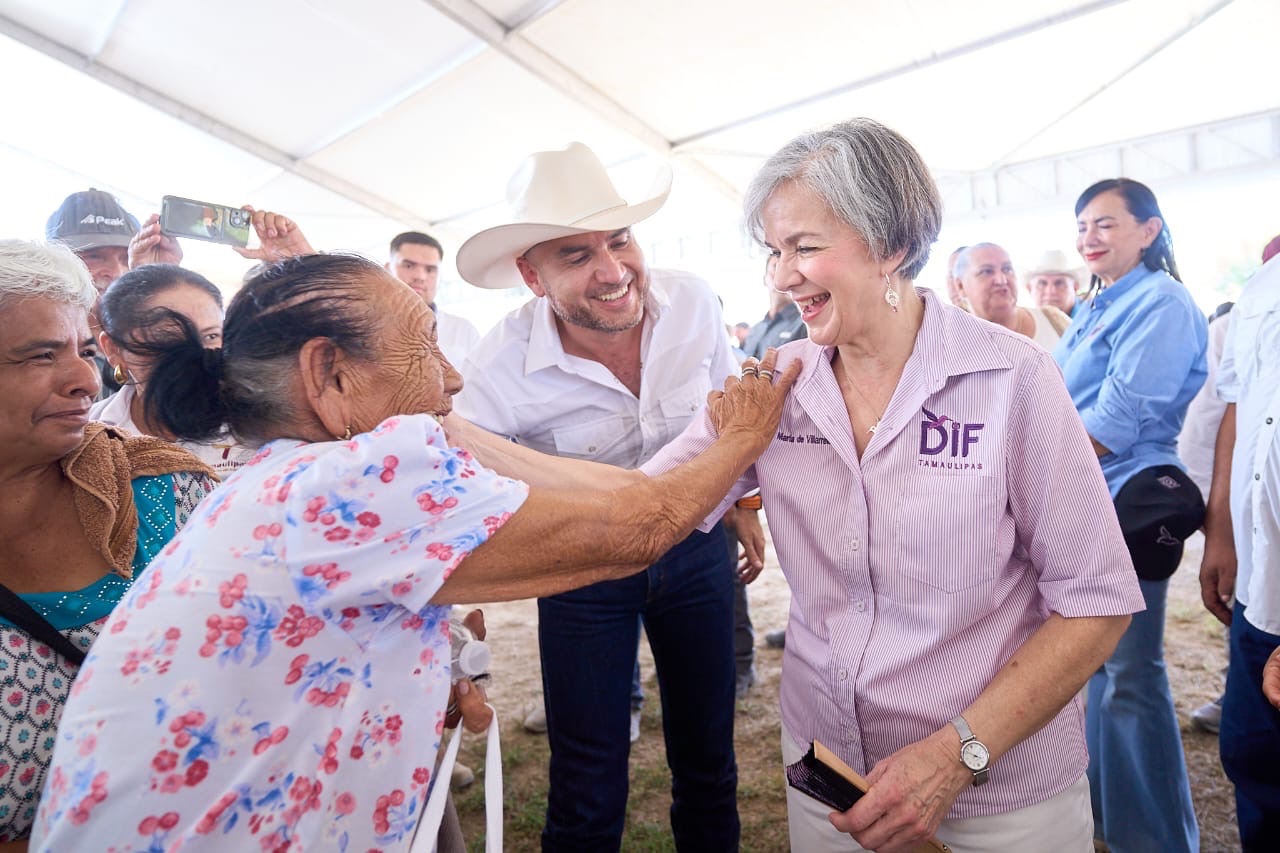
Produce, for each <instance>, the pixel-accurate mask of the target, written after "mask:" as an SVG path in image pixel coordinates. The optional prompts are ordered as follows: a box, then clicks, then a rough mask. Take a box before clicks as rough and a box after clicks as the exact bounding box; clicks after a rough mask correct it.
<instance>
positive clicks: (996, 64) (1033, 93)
mask: <svg viewBox="0 0 1280 853" xmlns="http://www.w3.org/2000/svg"><path fill="white" fill-rule="evenodd" d="M1266 4H1267V0H1237V3H1236V4H1235V5H1239V6H1242V7H1243V6H1262V5H1266ZM1167 5H1168V4H1165V3H1162V2H1161V0H1137V2H1130V3H1125V4H1121V5H1117V6H1112V7H1109V8H1107V9H1104V10H1101V11H1099V12H1096V13H1094V14H1092V15H1089V16H1085V17H1080V18H1076V19H1073V20H1070V21H1066V22H1064V23H1062V24H1059V25H1057V26H1055V27H1054V28H1052V29H1051V30H1049V29H1046V30H1041V31H1039V32H1036V33H1032V34H1029V35H1027V36H1024V37H1021V38H1018V39H1014V40H1010V41H1007V42H1004V43H1001V44H998V45H993V46H992V47H990V48H987V49H985V50H982V51H979V52H975V53H971V54H968V55H966V56H961V57H957V58H955V59H950V60H948V61H946V62H944V63H940V64H937V65H933V66H930V67H926V68H923V69H921V70H918V71H913V72H911V73H908V74H904V75H902V76H900V77H895V78H894V79H891V80H886V81H884V82H882V83H879V84H877V85H875V86H872V87H868V88H865V89H859V90H856V91H852V92H849V93H847V94H843V95H839V96H836V97H832V98H829V99H827V100H824V101H820V102H816V103H812V104H807V105H804V106H801V107H798V108H796V109H794V110H788V111H785V112H782V113H778V114H776V115H770V116H767V117H765V118H763V119H761V120H759V121H755V122H751V123H748V124H744V125H741V126H739V127H735V128H732V129H729V130H726V131H724V132H722V133H717V134H714V135H712V136H710V137H707V138H706V139H702V140H699V141H698V142H697V143H695V144H693V145H691V146H689V148H690V149H692V150H693V151H694V152H695V153H696V152H699V151H704V150H708V149H711V150H722V151H724V150H727V151H735V152H742V153H750V152H755V153H757V154H760V155H764V154H767V153H768V152H770V151H773V150H774V149H776V148H777V147H778V146H780V145H781V144H783V143H784V142H785V141H786V140H787V139H788V138H790V137H791V136H793V135H794V134H795V133H797V132H798V131H799V130H801V129H803V128H806V127H817V126H822V125H825V124H828V123H830V122H831V121H833V120H837V119H838V118H841V117H845V116H853V115H867V116H873V117H875V118H877V119H878V120H880V121H883V122H885V123H886V124H889V125H890V126H892V127H895V128H896V129H898V130H899V131H901V132H902V133H903V134H904V135H906V136H907V137H908V138H909V139H911V141H912V142H913V143H914V144H915V145H916V146H917V147H918V148H919V149H920V151H921V153H922V154H923V155H924V157H925V159H926V161H927V162H929V164H930V166H931V167H932V168H933V169H935V170H936V171H939V172H952V171H960V172H968V171H974V170H979V169H985V168H988V167H990V166H992V165H994V164H996V163H998V162H1000V161H1001V160H1002V158H1004V157H1005V155H1006V154H1010V153H1011V152H1015V151H1016V154H1015V155H1014V156H1012V157H1010V158H1009V159H1011V160H1015V161H1016V160H1021V159H1028V158H1029V157H1031V156H1044V155H1046V154H1049V153H1056V152H1062V151H1069V150H1076V149H1079V148H1083V147H1088V146H1091V145H1097V144H1099V142H1100V141H1101V140H1108V141H1109V140H1114V139H1124V138H1130V137H1135V136H1146V135H1151V134H1155V133H1160V132H1163V131H1166V130H1170V129H1174V128H1178V127H1183V126H1186V125H1187V124H1189V123H1192V121H1198V120H1201V119H1199V118H1197V119H1193V120H1190V121H1189V120H1188V118H1187V116H1188V115H1189V114H1191V112H1193V111H1189V110H1188V109H1185V108H1181V107H1179V106H1178V105H1177V103H1176V101H1178V100H1179V99H1182V100H1188V99H1189V93H1190V92H1191V91H1196V90H1197V89H1196V85H1195V81H1194V80H1193V79H1187V80H1185V81H1183V82H1180V84H1179V85H1178V86H1176V87H1175V86H1168V85H1165V84H1164V83H1162V82H1161V78H1162V77H1167V76H1169V75H1170V74H1172V73H1173V72H1174V71H1175V70H1177V74H1178V75H1179V79H1181V78H1182V77H1183V76H1186V75H1191V74H1193V73H1194V72H1193V71H1192V70H1190V69H1194V68H1195V67H1197V66H1200V65H1202V64H1203V63H1202V61H1201V60H1200V59H1198V58H1197V57H1199V56H1202V55H1222V54H1221V51H1223V50H1226V49H1227V48H1226V47H1225V46H1212V45H1211V42H1212V39H1211V38H1210V37H1209V35H1208V34H1207V32H1206V33H1205V34H1203V35H1202V30H1206V28H1210V27H1213V26H1214V25H1215V24H1216V23H1217V22H1218V19H1219V18H1220V17H1221V16H1223V15H1226V14H1227V12H1228V11H1231V9H1232V7H1228V10H1227V11H1224V12H1221V13H1219V14H1218V15H1217V16H1214V17H1211V18H1210V19H1209V20H1208V21H1207V22H1206V23H1204V24H1202V25H1200V26H1199V27H1197V28H1195V29H1193V30H1191V32H1190V33H1189V34H1188V35H1186V36H1185V37H1184V38H1182V39H1180V40H1178V41H1177V42H1175V43H1174V44H1173V45H1172V46H1170V47H1169V48H1167V49H1166V50H1164V51H1162V52H1160V53H1158V54H1157V55H1156V57H1155V58H1154V59H1152V60H1151V62H1150V63H1147V64H1141V65H1139V66H1138V68H1137V69H1136V70H1134V71H1132V72H1131V73H1129V74H1124V72H1125V71H1126V70H1128V69H1129V68H1131V67H1132V66H1133V65H1134V63H1135V62H1136V60H1137V58H1138V57H1139V56H1141V55H1142V53H1143V52H1146V51H1149V50H1151V49H1154V48H1155V47H1157V46H1158V45H1160V44H1161V43H1162V42H1164V41H1166V40H1167V39H1168V38H1169V37H1170V36H1171V35H1173V34H1175V33H1177V32H1179V31H1181V30H1183V29H1185V28H1186V27H1187V26H1188V25H1189V22H1191V21H1192V20H1194V18H1195V17H1196V16H1197V15H1199V14H1200V13H1201V12H1203V10H1205V9H1206V8H1210V7H1212V5H1213V3H1212V2H1211V0H1198V2H1195V3H1178V4H1174V5H1175V6H1176V7H1178V9H1180V12H1179V13H1178V14H1176V15H1168V16H1159V15H1156V13H1157V12H1159V11H1160V10H1161V9H1164V8H1165V7H1166V6H1167ZM1259 14H1263V16H1264V17H1269V16H1271V15H1273V14H1275V13H1272V12H1267V13H1259ZM1135 33H1141V34H1142V35H1141V37H1139V36H1137V35H1135ZM1265 33H1266V30H1262V31H1261V32H1260V33H1259V35H1258V36H1257V38H1259V39H1261V38H1265ZM1201 39H1206V40H1208V41H1209V42H1210V44H1206V45H1204V46H1200V45H1201V44H1202V42H1201ZM1062 44H1088V45H1090V48H1089V51H1090V53H1089V57H1090V58H1089V60H1088V61H1084V62H1077V63H1076V64H1075V65H1074V66H1073V67H1072V68H1071V69H1070V73H1069V74H1064V73H1062V64H1061V63H1055V62H1048V61H1046V59H1045V57H1056V56H1061V55H1062V47H1061V46H1062ZM1205 50H1213V51H1218V53H1211V54H1204V53H1203V52H1204V51H1205ZM1260 55H1262V56H1265V57H1266V58H1259V59H1256V60H1253V61H1254V62H1255V63H1256V64H1257V65H1258V66H1266V65H1270V66H1273V70H1272V71H1271V73H1270V77H1269V78H1267V77H1260V78H1259V79H1280V74H1278V73H1277V72H1276V71H1275V70H1274V66H1275V65H1276V63H1277V61H1278V60H1277V59H1276V58H1275V54H1274V53H1272V54H1261V52H1260ZM1156 65H1158V67H1159V69H1160V70H1159V71H1158V72H1156V73H1155V74H1154V75H1153V76H1152V77H1150V78H1148V77H1146V76H1145V75H1146V74H1148V73H1149V72H1148V68H1149V67H1150V66H1156ZM1221 65H1222V66H1226V65H1227V64H1226V63H1223V64H1221ZM1166 68H1167V69H1168V70H1165V69H1166ZM1220 68H1221V66H1220ZM1218 73H1220V74H1222V75H1224V76H1225V75H1228V74H1231V73H1232V71H1230V70H1219V72H1218ZM1258 73H1259V74H1261V73H1262V69H1261V68H1260V69H1259V71H1258ZM1116 78H1119V79H1118V82H1117V83H1116V84H1115V85H1114V86H1112V87H1110V88H1106V89H1105V91H1102V93H1101V94H1100V95H1099V96H1097V97H1095V98H1093V99H1092V100H1090V101H1088V103H1087V104H1086V105H1085V107H1082V108H1080V109H1079V110H1076V111H1074V112H1071V110H1072V108H1073V107H1075V105H1077V104H1079V103H1080V102H1082V101H1084V100H1085V99H1086V98H1087V96H1088V95H1089V94H1090V93H1093V92H1097V91H1099V90H1100V89H1104V87H1105V86H1106V84H1107V83H1108V81H1110V80H1113V79H1116ZM1135 81H1136V82H1135ZM1129 86H1132V87H1133V88H1130V89H1128V95H1127V96H1125V97H1118V96H1116V95H1115V94H1114V90H1116V89H1119V88H1122V87H1129ZM1188 87H1190V88H1188ZM1240 88H1243V89H1245V90H1246V91H1241V92H1234V93H1233V94H1232V95H1231V97H1230V98H1224V99H1222V100H1223V101H1226V102H1227V103H1226V104H1225V106H1224V105H1222V104H1221V103H1219V102H1215V99H1212V98H1195V99H1194V100H1196V101H1197V102H1198V107H1197V109H1199V110H1201V111H1202V112H1201V113H1198V115H1202V116H1203V120H1209V119H1216V118H1221V117H1225V116H1230V115H1234V114H1237V113H1238V110H1237V106H1239V105H1243V104H1247V105H1249V107H1250V109H1251V110H1255V111H1256V110H1259V109H1262V108H1263V107H1264V105H1265V102H1270V103H1271V104H1272V105H1274V103H1275V98H1276V94H1275V91H1274V90H1273V89H1269V88H1268V87H1265V86H1250V87H1240ZM1163 98H1167V99H1168V100H1169V103H1168V105H1167V106H1166V107H1164V108H1157V109H1152V108H1150V105H1151V104H1152V103H1154V102H1157V101H1159V100H1161V99H1163ZM1064 113H1069V114H1068V115H1067V117H1066V118H1065V119H1063V120H1062V121H1057V120H1058V119H1059V118H1060V117H1061V116H1063V114H1064ZM1081 115H1084V116H1087V118H1082V117H1081ZM1100 127H1102V128H1106V129H1107V130H1106V131H1105V132H1101V133H1100V132H1099V128H1100ZM1112 128H1114V132H1113V131H1112ZM1027 139H1034V140H1035V141H1036V147H1035V149H1034V150H1032V149H1030V148H1028V149H1027V151H1023V150H1021V149H1020V148H1019V146H1020V145H1021V143H1022V142H1023V141H1024V140H1027ZM725 174H728V173H727V172H726V173H725Z"/></svg>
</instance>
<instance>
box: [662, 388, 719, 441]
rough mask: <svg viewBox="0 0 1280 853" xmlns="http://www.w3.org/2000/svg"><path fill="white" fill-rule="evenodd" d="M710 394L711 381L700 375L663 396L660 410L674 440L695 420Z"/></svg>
mask: <svg viewBox="0 0 1280 853" xmlns="http://www.w3.org/2000/svg"><path fill="white" fill-rule="evenodd" d="M709 393H711V380H710V379H708V378H707V376H706V374H699V375H698V376H697V377H695V378H694V379H691V380H690V381H688V382H686V383H684V384H683V385H681V386H679V387H678V388H676V389H674V390H672V391H670V392H667V393H664V394H663V395H662V400H661V401H659V403H658V408H659V409H660V410H661V411H662V418H663V420H664V421H666V424H667V428H668V429H669V430H670V431H671V437H672V438H674V437H675V436H677V435H679V434H680V433H681V432H683V431H684V428H685V427H686V426H688V425H689V421H691V420H693V416H694V415H695V414H697V413H698V411H699V410H700V409H701V408H702V406H703V404H704V403H706V402H707V394H709Z"/></svg>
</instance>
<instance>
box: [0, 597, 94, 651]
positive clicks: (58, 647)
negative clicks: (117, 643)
mask: <svg viewBox="0 0 1280 853" xmlns="http://www.w3.org/2000/svg"><path fill="white" fill-rule="evenodd" d="M0 616H3V617H4V618H6V619H8V620H9V621H10V622H12V623H13V624H14V625H17V626H18V627H19V628H21V629H22V630H24V631H26V632H27V633H28V634H30V635H31V636H32V637H33V638H35V639H37V640H39V641H40V642H42V643H44V644H45V645H46V646H48V647H49V648H51V649H53V650H54V651H55V652H57V653H58V654H60V655H62V656H63V657H64V658H66V659H67V661H69V662H70V663H73V664H75V665H76V666H80V665H81V664H82V663H84V658H85V654H84V650H83V649H80V648H78V647H77V646H76V645H75V644H74V643H72V642H71V641H70V640H68V639H67V638H66V637H64V636H62V634H61V632H59V631H58V629H57V628H55V627H53V626H52V625H50V624H49V620H48V619H45V618H44V617H43V616H41V615H40V614H39V613H37V612H36V609H35V608H34V607H32V606H31V605H30V604H27V603H26V602H25V601H23V600H22V597H21V596H19V595H18V594H17V593H16V592H14V591H13V590H11V589H9V587H7V586H5V585H4V584H0Z"/></svg>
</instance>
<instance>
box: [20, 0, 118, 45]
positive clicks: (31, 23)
mask: <svg viewBox="0 0 1280 853" xmlns="http://www.w3.org/2000/svg"><path fill="white" fill-rule="evenodd" d="M128 3H129V0H62V2H57V3H50V2H48V0H5V2H4V3H3V4H0V14H3V15H4V16H5V17H8V18H11V19H13V20H15V21H18V22H19V23H21V24H24V25H26V26H28V27H30V28H31V29H33V30H35V31H36V32H39V33H43V34H44V35H46V36H48V37H49V38H52V39H53V40H54V41H57V42H61V43H62V44H65V45H66V46H67V47H70V48H71V49H72V50H74V51H76V52H77V53H79V54H81V55H82V56H87V57H89V58H91V59H92V58H93V57H96V56H97V55H98V51H99V50H101V49H102V46H103V45H104V44H105V43H106V42H107V40H108V39H109V38H110V37H111V31H112V30H113V29H114V28H115V23H116V18H117V17H119V15H120V13H121V12H122V11H123V10H124V8H125V6H127V5H128Z"/></svg>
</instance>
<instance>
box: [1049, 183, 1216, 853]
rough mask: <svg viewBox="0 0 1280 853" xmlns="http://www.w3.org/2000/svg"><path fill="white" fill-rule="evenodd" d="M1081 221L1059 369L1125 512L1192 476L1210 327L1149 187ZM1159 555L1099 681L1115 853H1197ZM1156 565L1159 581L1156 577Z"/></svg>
mask: <svg viewBox="0 0 1280 853" xmlns="http://www.w3.org/2000/svg"><path fill="white" fill-rule="evenodd" d="M1075 210H1076V225H1077V232H1078V236H1077V238H1076V248H1077V250H1079V252H1080V256H1081V257H1082V258H1083V259H1084V262H1085V264H1086V265H1088V267H1089V271H1090V272H1091V273H1092V274H1093V280H1092V282H1091V285H1090V288H1089V296H1088V298H1087V299H1086V300H1085V301H1084V303H1083V304H1081V306H1080V307H1079V308H1078V309H1077V310H1076V311H1075V313H1074V314H1073V315H1072V320H1071V325H1070V326H1068V327H1067V330H1066V332H1064V333H1063V335H1062V340H1061V341H1060V342H1059V343H1058V347H1057V349H1056V350H1054V353H1053V356H1054V358H1055V359H1056V360H1057V362H1058V364H1059V366H1060V367H1061V368H1062V374H1063V378H1064V379H1065V381H1066V384H1067V390H1068V391H1069V392H1070V393H1071V399H1072V402H1074V403H1075V405H1076V410H1077V411H1078V412H1079V413H1080V418H1081V420H1083V421H1084V426H1085V429H1086V430H1087V431H1088V433H1089V437H1090V438H1091V439H1092V441H1093V449H1094V451H1095V452H1096V453H1097V455H1098V462H1099V464H1100V465H1101V467H1102V475H1103V477H1105V478H1106V481H1107V486H1108V487H1109V488H1110V490H1111V497H1112V499H1113V500H1115V499H1116V498H1117V497H1120V496H1121V491H1122V489H1124V487H1125V485H1126V484H1128V483H1130V482H1131V481H1133V482H1134V483H1135V484H1136V485H1138V486H1141V485H1142V483H1143V482H1144V481H1143V480H1136V479H1135V478H1136V477H1137V475H1139V474H1143V472H1148V474H1147V476H1149V475H1150V473H1151V469H1157V468H1161V469H1164V470H1165V471H1169V470H1170V468H1174V469H1183V465H1182V463H1181V462H1180V461H1179V460H1178V451H1177V441H1178V433H1179V432H1181V430H1182V421H1183V418H1184V417H1185V416H1186V414H1187V406H1188V404H1190V402H1191V398H1192V397H1194V396H1195V395H1196V392H1197V391H1199V390H1200V386H1201V385H1203V384H1204V380H1205V376H1206V362H1205V351H1206V349H1207V346H1208V324H1207V323H1206V322H1205V319H1204V314H1202V313H1201V311H1200V309H1199V308H1198V307H1197V306H1196V304H1195V302H1194V300H1192V298H1191V294H1190V293H1189V292H1188V291H1187V288H1186V287H1185V286H1184V285H1183V284H1182V280H1181V279H1180V278H1179V276H1178V266H1177V264H1176V263H1175V262H1174V259H1173V242H1172V238H1171V237H1170V235H1169V227H1168V225H1166V224H1165V220H1164V216H1163V215H1162V214H1161V213H1160V208H1159V206H1158V205H1157V203H1156V197H1155V195H1154V194H1153V193H1152V192H1151V190H1150V189H1149V188H1148V187H1147V186H1146V185H1144V184H1141V183H1139V182H1138V181H1134V180H1131V179H1129V178H1114V179H1110V180H1105V181H1099V182H1098V183H1096V184H1094V185H1092V186H1091V187H1089V188H1088V189H1086V190H1085V191H1084V192H1083V193H1082V194H1081V196H1080V198H1079V200H1078V201H1077V202H1076V208H1075ZM1184 470H1185V469H1184ZM1170 478H1171V475H1170ZM1188 482H1190V481H1188ZM1166 488H1167V487H1166ZM1193 488H1194V487H1193ZM1121 502H1122V503H1125V502H1124V501H1123V500H1122V501H1121ZM1125 505H1126V506H1128V504H1127V503H1125ZM1121 522H1122V526H1123V523H1124V519H1123V517H1122V519H1121ZM1169 536H1170V534H1167V532H1166V534H1165V537H1169ZM1158 544H1159V545H1161V546H1162V548H1161V550H1159V551H1157V550H1156V549H1155V548H1154V547H1142V548H1141V550H1139V548H1138V547H1136V546H1135V545H1134V544H1132V543H1130V546H1129V548H1130V555H1131V556H1132V557H1133V561H1134V565H1135V566H1136V567H1137V569H1138V576H1139V578H1138V585H1139V586H1140V587H1141V589H1142V597H1143V599H1144V601H1145V603H1146V610H1145V611H1143V612H1141V613H1135V614H1134V615H1133V621H1132V622H1131V623H1130V624H1129V628H1128V630H1126V632H1125V634H1124V636H1123V637H1122V638H1121V639H1120V644H1119V645H1118V646H1116V650H1115V652H1113V653H1112V655H1111V657H1110V658H1109V659H1108V660H1107V661H1106V663H1104V664H1103V666H1102V668H1101V669H1100V670H1098V672H1097V673H1096V674H1095V675H1094V676H1093V677H1092V678H1091V679H1090V680H1089V699H1088V704H1087V710H1086V714H1085V740H1086V742H1087V744H1088V747H1089V771H1088V775H1089V789H1090V795H1091V797H1092V801H1093V818H1094V835H1095V837H1096V838H1098V839H1100V840H1102V841H1104V842H1106V844H1107V846H1108V847H1109V849H1110V850H1111V851H1113V853H1131V851H1146V850H1151V851H1155V850H1159V851H1163V853H1174V851H1181V853H1193V851H1196V850H1199V848H1200V833H1199V828H1198V826H1197V825H1196V815H1195V810H1194V809H1193V808H1192V805H1191V787H1190V784H1189V782H1188V779H1187V767H1186V761H1185V759H1184V757H1183V753H1182V738H1181V735H1180V733H1179V730H1178V716H1177V714H1176V713H1175V711H1174V708H1173V698H1172V696H1171V694H1170V690H1169V678H1168V675H1167V674H1166V672H1165V664H1164V617H1165V598H1166V595H1167V593H1168V590H1169V581H1168V574H1169V572H1171V571H1172V569H1173V568H1174V567H1176V565H1177V560H1178V558H1179V557H1180V556H1181V553H1182V544H1181V542H1180V541H1177V540H1176V537H1174V541H1172V542H1166V541H1165V539H1164V538H1162V539H1161V540H1160V541H1159V542H1158ZM1166 549H1167V551H1168V553H1165V550H1166ZM1154 562H1161V563H1162V565H1161V566H1160V567H1159V568H1160V570H1158V571H1157V570H1153V568H1155V567H1151V568H1148V567H1149V566H1150V564H1152V563H1154ZM1160 577H1162V579H1156V578H1160Z"/></svg>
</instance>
